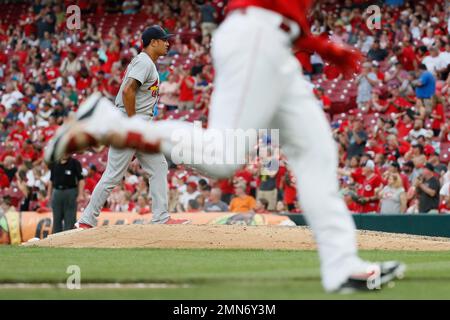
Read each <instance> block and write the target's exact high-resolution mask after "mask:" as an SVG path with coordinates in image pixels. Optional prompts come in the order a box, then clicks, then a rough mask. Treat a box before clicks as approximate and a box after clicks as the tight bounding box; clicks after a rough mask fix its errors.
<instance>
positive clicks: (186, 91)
mask: <svg viewBox="0 0 450 320" xmlns="http://www.w3.org/2000/svg"><path fill="white" fill-rule="evenodd" d="M194 87H195V79H194V77H192V75H191V74H190V72H189V71H188V70H187V69H186V68H184V69H183V71H182V72H181V80H180V96H179V104H178V109H179V110H190V109H193V108H194Z"/></svg>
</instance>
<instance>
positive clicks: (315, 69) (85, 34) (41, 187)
mask: <svg viewBox="0 0 450 320" xmlns="http://www.w3.org/2000/svg"><path fill="white" fill-rule="evenodd" d="M226 2H227V1H224V0H222V1H219V0H212V1H201V0H198V1H193V0H190V1H187V0H169V1H160V0H147V1H146V0H130V1H128V0H127V1H102V0H98V1H96V2H92V1H87V0H80V1H46V0H36V1H14V3H10V2H8V1H0V4H1V8H2V10H1V12H0V89H1V91H0V195H1V199H2V200H1V201H8V202H10V203H11V204H12V205H14V206H16V207H17V209H18V210H22V211H34V210H37V211H46V210H49V209H48V207H50V205H49V195H48V187H49V179H50V173H49V170H48V168H47V166H46V165H45V164H44V163H43V161H42V151H43V148H44V147H45V144H46V142H47V141H48V140H49V139H50V138H51V137H52V135H53V134H54V133H55V131H56V130H57V129H58V127H59V126H60V125H61V124H62V123H63V121H64V119H65V118H66V117H67V116H68V115H69V114H70V113H71V112H73V111H76V110H77V108H78V106H79V105H80V103H81V102H82V101H83V99H85V97H87V96H88V95H89V94H91V93H92V92H95V91H101V92H103V93H104V94H105V95H107V96H108V97H110V98H111V99H114V97H115V94H116V93H117V91H118V89H119V86H120V83H121V79H122V76H123V74H124V72H125V68H126V66H127V64H128V63H129V61H130V60H131V59H132V58H133V57H134V56H135V55H136V54H137V53H138V52H139V50H140V46H141V43H140V34H141V32H142V30H143V29H144V28H145V27H146V26H149V25H152V24H160V25H162V26H163V27H164V28H166V29H167V30H169V31H170V32H173V33H175V34H176V36H175V37H174V39H173V40H172V41H171V46H170V51H169V54H168V55H167V56H166V57H163V58H161V59H160V61H159V63H158V69H159V72H160V79H161V84H160V94H161V99H160V103H159V106H158V115H157V116H156V119H155V120H161V119H181V120H185V121H200V122H201V123H202V125H203V126H204V127H206V126H207V119H208V106H209V101H210V97H211V92H212V91H213V79H214V69H213V67H212V61H211V55H210V47H211V39H212V37H211V35H212V34H213V32H214V30H215V28H217V25H218V24H220V22H221V21H222V20H223V19H224V16H225V13H226ZM74 3H76V4H77V5H78V6H79V7H80V9H81V13H82V14H81V20H80V22H81V25H80V29H74V30H71V29H70V28H68V27H67V21H66V9H67V7H68V6H70V5H71V4H74ZM372 4H378V5H379V6H380V8H381V20H380V21H381V28H380V29H373V30H372V29H370V28H369V27H368V25H367V23H366V21H367V17H368V16H367V14H366V13H365V12H366V10H365V9H366V7H367V6H368V5H372ZM449 14H450V6H449V4H448V3H447V2H446V1H445V0H428V1H402V0H391V1H364V0H359V1H338V0H334V1H333V0H329V1H326V0H324V1H317V4H316V6H315V10H314V12H313V14H312V15H311V17H310V22H311V31H312V33H313V34H316V35H320V36H323V37H329V38H330V39H331V40H333V41H337V42H341V43H347V44H350V45H353V46H355V47H357V48H358V49H359V50H361V51H362V52H363V54H364V55H365V62H364V64H363V68H362V72H361V74H359V75H354V76H353V77H351V78H350V77H346V76H344V75H342V74H340V73H339V71H338V69H336V68H335V67H334V66H332V65H328V64H326V63H324V62H323V60H322V59H321V57H320V56H318V55H317V54H311V53H308V52H303V51H301V48H300V49H295V51H294V54H295V55H296V57H297V58H298V59H299V61H300V62H301V63H302V66H303V72H304V74H305V77H307V78H308V79H310V81H311V87H312V89H313V90H314V92H315V94H316V96H317V98H318V101H319V102H320V106H318V107H321V108H323V109H324V111H325V112H326V114H327V117H328V119H329V121H330V125H331V126H332V128H333V132H334V136H335V139H336V142H337V145H338V148H339V161H340V164H339V167H340V168H339V183H340V187H341V192H342V195H343V196H344V198H345V200H346V203H347V205H348V207H349V209H350V210H351V211H352V212H354V213H367V212H377V213H385V214H389V213H419V212H421V213H425V212H436V213H437V212H439V213H447V212H450V171H448V163H449V156H450V127H449V121H448V116H449V115H450V110H449V103H450V99H449V98H450V97H449V93H450V77H449V68H450V36H449V32H450V22H449V19H448V16H449ZM299 107H301V103H300V104H299ZM149 125H151V123H150V124H149ZM281 129H282V128H281ZM261 147H262V148H266V147H270V148H268V149H271V150H272V151H273V150H276V151H277V152H272V153H270V152H266V153H265V154H267V156H266V157H264V158H255V159H254V161H252V162H251V163H250V164H248V165H246V166H244V167H243V168H242V169H241V170H239V171H238V172H236V174H235V176H234V177H232V178H230V179H225V180H213V179H209V178H207V177H203V176H201V175H199V174H197V173H196V172H193V171H191V170H188V169H187V168H184V167H182V166H176V165H173V164H171V166H170V173H169V176H168V179H169V187H170V190H169V193H170V202H169V209H170V211H171V212H198V211H207V212H208V211H209V212H217V211H233V212H252V211H253V212H258V213H267V212H296V213H301V203H299V202H298V201H297V190H296V187H295V184H296V180H295V179H296V178H295V177H294V176H293V175H292V173H291V171H290V170H289V161H288V159H286V158H285V157H284V156H283V153H282V151H281V152H278V149H277V148H278V146H276V145H273V144H271V140H270V137H266V138H265V139H264V141H263V142H262V144H261ZM278 153H279V154H280V155H279V156H278ZM74 157H75V158H77V159H78V160H79V161H80V162H81V164H82V166H83V175H84V177H85V187H84V192H83V193H81V194H80V195H79V197H78V204H79V210H83V208H84V207H85V206H86V204H87V202H88V201H89V197H90V194H91V192H92V191H93V189H94V187H95V185H96V183H97V181H98V180H99V179H100V177H101V173H102V172H103V170H104V169H105V164H106V159H107V148H100V149H96V150H89V151H86V152H84V153H82V154H78V155H74ZM273 161H278V163H279V168H278V170H270V168H271V166H270V164H271V163H273ZM148 188H149V186H148V177H147V176H146V175H145V174H144V172H143V170H142V169H141V168H140V167H139V164H138V163H137V162H132V164H131V166H130V168H129V170H128V172H127V174H126V176H125V178H124V180H123V182H122V183H121V184H120V185H119V186H118V187H117V188H116V189H114V191H113V193H112V194H111V196H110V198H109V199H108V201H107V203H106V205H105V208H104V210H105V211H132V212H138V213H142V214H143V213H148V212H150V211H151V199H149V190H148Z"/></svg>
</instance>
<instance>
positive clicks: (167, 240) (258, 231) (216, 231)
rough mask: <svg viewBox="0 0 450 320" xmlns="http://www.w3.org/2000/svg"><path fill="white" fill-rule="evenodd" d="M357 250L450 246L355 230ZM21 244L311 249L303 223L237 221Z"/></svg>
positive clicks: (119, 228)
mask: <svg viewBox="0 0 450 320" xmlns="http://www.w3.org/2000/svg"><path fill="white" fill-rule="evenodd" d="M358 243H359V248H360V249H366V250H373V249H378V250H411V251H416V250H423V251H428V250H429V251H440V250H450V240H449V239H445V238H432V237H421V236H411V235H403V234H393V233H382V232H371V231H359V232H358ZM24 245H26V246H40V247H65V248H211V249H293V250H313V249H315V248H316V245H315V244H314V240H313V237H312V234H311V232H310V230H309V229H308V228H305V227H279V226H240V225H114V226H104V227H98V228H94V229H89V230H71V231H67V232H64V233H59V234H55V235H51V236H49V237H48V238H46V239H44V240H39V241H35V242H29V243H26V244H24Z"/></svg>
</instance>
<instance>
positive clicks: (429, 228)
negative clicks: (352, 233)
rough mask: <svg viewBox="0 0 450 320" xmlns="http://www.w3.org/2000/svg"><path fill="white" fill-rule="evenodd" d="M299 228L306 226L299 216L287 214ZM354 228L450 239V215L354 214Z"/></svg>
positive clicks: (302, 218) (301, 216)
mask: <svg viewBox="0 0 450 320" xmlns="http://www.w3.org/2000/svg"><path fill="white" fill-rule="evenodd" d="M287 216H288V217H289V218H290V219H291V220H292V221H294V222H295V223H296V224H297V225H299V226H304V225H306V222H305V219H304V217H303V215H301V214H287ZM353 219H354V220H355V224H356V228H358V229H359V230H372V231H381V232H392V233H406V234H416V235H422V236H431V237H448V238H450V214H411V215H406V214H402V215H400V214H398V215H393V214H392V215H380V214H354V215H353Z"/></svg>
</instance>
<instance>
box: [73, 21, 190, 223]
mask: <svg viewBox="0 0 450 320" xmlns="http://www.w3.org/2000/svg"><path fill="white" fill-rule="evenodd" d="M170 37H171V35H170V34H167V33H166V32H165V31H164V30H163V29H162V28H161V27H160V26H152V27H150V28H148V29H146V30H145V31H144V32H143V34H142V44H143V50H142V52H141V53H139V54H138V55H137V56H136V57H135V58H134V59H133V60H132V61H131V62H130V64H129V65H128V67H127V70H126V73H125V76H124V78H123V81H122V84H121V86H120V89H119V92H118V94H117V97H116V101H115V104H116V105H115V106H114V107H111V108H109V109H108V110H105V114H104V115H103V116H105V117H106V118H107V113H109V112H114V111H117V110H119V112H122V113H123V115H125V116H128V117H136V118H139V119H141V120H143V121H145V122H146V123H147V125H148V126H152V123H151V120H152V118H153V116H154V111H155V110H156V105H157V103H158V96H159V74H158V70H157V69H156V65H155V62H156V61H157V60H158V58H159V57H160V56H164V55H166V54H167V51H168V48H169V42H168V39H169V38H170ZM113 109H116V110H113ZM134 156H136V158H137V159H138V160H139V163H140V164H141V166H142V167H143V168H144V170H145V171H146V172H147V173H148V174H149V175H150V181H149V182H150V183H149V184H150V194H151V197H152V213H153V218H152V223H169V224H172V223H183V222H185V221H186V220H184V221H181V219H170V217H169V214H168V198H167V197H168V186H167V173H168V167H167V161H166V159H165V157H164V155H163V154H161V153H156V154H149V153H143V152H140V151H136V150H133V149H116V148H114V146H111V147H110V148H109V153H108V163H107V165H106V170H105V172H104V173H103V176H102V178H101V179H100V181H99V182H98V183H97V185H96V187H95V189H94V191H93V192H92V197H91V199H90V201H89V204H88V206H87V207H86V209H85V210H84V212H83V215H82V216H81V218H80V220H79V221H78V222H77V223H76V227H77V228H82V229H88V228H92V227H94V226H96V225H97V217H98V216H99V214H100V211H101V209H102V208H103V206H104V204H105V201H106V200H107V199H108V197H109V195H110V194H111V191H112V190H113V189H114V188H115V187H116V186H117V185H118V184H119V183H120V182H121V181H122V179H123V177H124V175H125V171H126V170H127V168H128V166H129V164H130V162H131V160H132V159H133V157H134Z"/></svg>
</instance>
